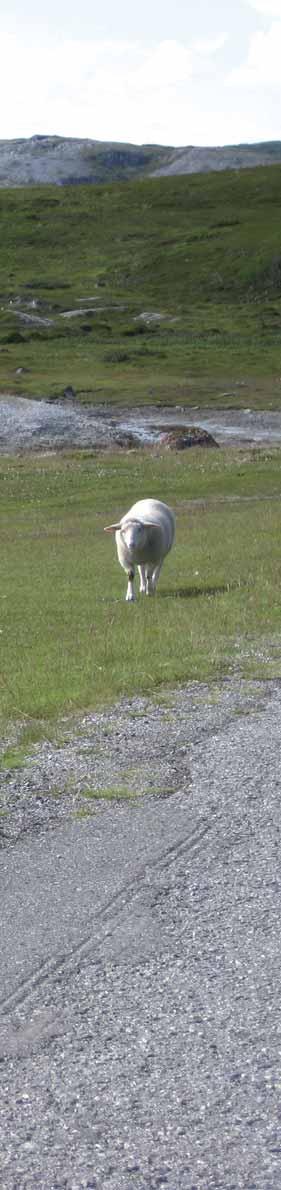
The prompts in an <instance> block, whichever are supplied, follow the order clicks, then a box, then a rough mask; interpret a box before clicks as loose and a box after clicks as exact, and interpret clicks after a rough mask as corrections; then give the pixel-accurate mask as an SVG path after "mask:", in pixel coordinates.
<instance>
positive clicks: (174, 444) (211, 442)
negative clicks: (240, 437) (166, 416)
mask: <svg viewBox="0 0 281 1190" xmlns="http://www.w3.org/2000/svg"><path fill="white" fill-rule="evenodd" d="M160 443H161V446H165V447H166V448H167V450H188V448H189V447H190V446H218V443H217V442H216V441H215V438H213V436H212V434H209V433H208V430H203V429H202V427H201V426H174V427H172V428H171V427H165V429H164V430H163V433H162V434H161V437H160Z"/></svg>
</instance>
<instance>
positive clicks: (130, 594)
mask: <svg viewBox="0 0 281 1190" xmlns="http://www.w3.org/2000/svg"><path fill="white" fill-rule="evenodd" d="M127 577H128V586H127V593H126V602H127V603H134V601H135V598H136V596H135V592H134V577H135V571H134V570H132V569H131V570H127Z"/></svg>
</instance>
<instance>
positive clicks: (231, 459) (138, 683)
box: [0, 449, 281, 723]
mask: <svg viewBox="0 0 281 1190" xmlns="http://www.w3.org/2000/svg"><path fill="white" fill-rule="evenodd" d="M0 483H1V509H2V515H1V529H0V535H1V559H2V560H1V571H2V577H1V598H0V631H1V635H0V641H1V677H0V686H1V713H2V716H3V718H4V719H5V718H6V717H8V718H11V719H17V720H20V721H21V720H22V722H23V723H24V722H25V720H26V717H27V719H28V718H29V717H30V716H32V717H34V718H35V719H36V720H37V719H38V718H39V719H40V717H42V716H43V717H44V716H46V717H47V718H48V717H49V716H51V718H52V717H57V716H59V715H60V714H61V713H62V712H65V711H69V710H75V709H77V708H80V707H85V706H95V705H97V704H99V703H101V702H110V701H112V700H114V699H116V698H118V697H119V696H120V695H124V694H126V695H127V694H132V693H133V692H135V691H152V690H153V689H155V688H156V687H159V686H161V684H164V685H165V686H166V685H167V684H169V683H171V684H173V683H175V682H176V681H186V680H189V679H202V678H204V679H205V678H212V677H217V676H219V675H221V674H224V673H232V672H233V671H234V672H235V671H236V666H237V665H238V669H239V672H242V673H246V674H247V673H251V672H255V673H257V672H258V673H259V674H265V675H266V674H267V675H271V674H276V673H279V672H280V652H281V634H280V627H281V624H280V577H281V575H280V498H281V483H280V456H279V453H278V451H276V452H275V451H273V452H271V453H268V452H267V453H266V452H263V451H258V452H246V451H243V452H242V451H237V452H236V451H228V452H227V451H226V452H224V451H222V450H220V451H219V450H214V451H209V452H208V451H203V450H200V449H197V450H194V451H189V452H187V455H185V456H183V455H179V456H177V455H173V456H168V455H166V456H162V457H161V456H159V455H157V454H149V453H147V454H146V453H143V454H142V455H141V456H140V455H137V456H135V457H134V464H133V467H132V457H131V456H130V455H122V458H120V455H118V457H117V456H115V455H111V456H110V455H104V456H100V457H99V458H97V456H94V455H91V454H90V453H89V454H86V453H85V454H84V455H81V454H80V455H78V456H75V455H73V454H72V455H71V454H69V455H58V456H55V455H54V456H49V457H40V456H37V457H36V456H35V457H34V456H29V457H28V458H25V457H22V458H20V459H13V460H12V459H10V460H9V459H2V461H1V468H0ZM136 490H137V491H139V492H140V493H141V494H143V495H148V494H152V495H153V494H157V495H158V496H160V497H162V498H164V499H168V500H169V501H170V502H171V504H172V505H173V506H174V508H175V510H176V513H177V543H176V547H175V550H174V551H173V552H172V553H171V555H170V556H169V558H168V559H167V560H166V563H165V567H164V570H163V574H162V576H161V579H160V583H159V590H158V594H157V596H156V598H155V600H153V599H152V600H148V599H143V600H138V602H137V604H135V605H128V604H126V603H125V602H124V595H125V587H126V580H125V575H124V574H123V572H122V571H121V568H120V567H119V565H118V563H117V560H116V555H115V546H114V541H112V540H111V539H109V538H108V537H107V536H106V535H104V534H103V531H102V530H103V525H104V524H106V523H108V522H109V521H110V520H114V519H116V517H117V516H119V515H120V513H121V512H122V511H124V509H125V508H127V507H129V505H130V503H131V502H132V500H133V499H134V497H135V492H136ZM193 500H194V501H195V503H194V504H192V503H190V501H193Z"/></svg>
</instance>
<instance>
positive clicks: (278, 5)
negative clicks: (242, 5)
mask: <svg viewBox="0 0 281 1190" xmlns="http://www.w3.org/2000/svg"><path fill="white" fill-rule="evenodd" d="M247 3H248V4H250V7H251V8H254V9H255V11H256V12H261V13H263V14H264V16H267V17H281V0H247Z"/></svg>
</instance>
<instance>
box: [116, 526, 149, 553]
mask: <svg viewBox="0 0 281 1190" xmlns="http://www.w3.org/2000/svg"><path fill="white" fill-rule="evenodd" d="M120 534H121V538H122V541H123V543H124V545H125V546H126V549H127V550H128V553H129V554H132V553H134V552H135V551H139V550H140V549H142V547H143V546H144V545H145V541H146V526H145V525H143V523H142V521H133V520H132V521H125V524H123V525H121V529H120Z"/></svg>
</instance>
